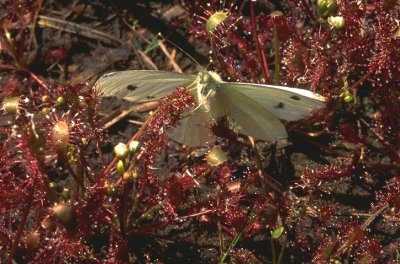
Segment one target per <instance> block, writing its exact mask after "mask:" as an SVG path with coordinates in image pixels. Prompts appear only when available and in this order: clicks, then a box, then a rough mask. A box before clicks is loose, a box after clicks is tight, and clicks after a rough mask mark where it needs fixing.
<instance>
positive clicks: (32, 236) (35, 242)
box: [25, 231, 40, 250]
mask: <svg viewBox="0 0 400 264" xmlns="http://www.w3.org/2000/svg"><path fill="white" fill-rule="evenodd" d="M25 245H26V247H27V249H28V250H34V249H37V248H38V247H39V246H40V234H39V232H38V231H31V232H29V233H28V234H27V235H26V237H25Z"/></svg>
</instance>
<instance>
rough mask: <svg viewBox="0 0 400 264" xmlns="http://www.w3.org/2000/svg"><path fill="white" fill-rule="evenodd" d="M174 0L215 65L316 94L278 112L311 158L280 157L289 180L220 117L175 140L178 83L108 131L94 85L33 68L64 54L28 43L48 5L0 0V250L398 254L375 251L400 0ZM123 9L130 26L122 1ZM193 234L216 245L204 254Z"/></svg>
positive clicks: (165, 255) (18, 258) (392, 206)
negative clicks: (147, 110)
mask: <svg viewBox="0 0 400 264" xmlns="http://www.w3.org/2000/svg"><path fill="white" fill-rule="evenodd" d="M50 2H51V1H50ZM164 2H165V1H164ZM164 2H163V3H160V5H161V6H163V5H166V4H165V3H164ZM171 2H172V1H171ZM175 2H178V1H175ZM179 2H180V4H181V6H183V7H184V8H185V9H186V11H189V12H188V13H189V14H195V15H194V16H193V17H189V16H185V17H184V19H187V20H189V23H188V21H185V23H182V27H183V29H184V30H185V31H186V32H187V33H188V39H192V37H194V38H195V39H196V41H198V42H201V43H200V44H201V45H203V46H204V47H205V48H206V50H207V51H210V53H209V54H207V55H208V56H209V57H210V61H211V65H210V67H211V66H212V67H214V69H215V70H216V71H218V73H220V74H221V76H223V77H224V79H226V80H230V81H247V82H254V83H268V84H277V85H288V86H293V87H300V88H306V89H310V90H312V91H314V92H318V93H320V94H322V95H323V96H325V98H326V106H325V108H324V109H321V110H319V111H317V112H315V113H313V114H312V115H311V116H309V117H308V118H306V119H304V120H302V121H299V122H296V123H293V122H292V123H288V124H286V125H287V129H288V131H289V135H290V141H291V142H292V146H288V147H287V148H286V150H287V153H289V154H290V153H292V154H293V153H294V152H295V150H296V149H301V152H304V153H308V154H309V155H310V156H314V159H315V160H320V161H321V162H319V163H317V164H316V162H313V163H312V164H313V165H311V164H310V165H308V164H307V165H306V166H305V167H306V168H301V170H300V169H298V168H297V167H296V168H293V171H295V170H296V176H298V177H297V178H296V177H294V176H295V175H294V174H295V173H294V172H291V171H290V168H288V167H290V166H288V165H287V164H285V163H284V162H282V163H283V164H284V165H282V164H276V161H274V160H272V161H271V162H270V164H269V165H267V164H266V163H267V162H268V156H271V157H275V156H277V154H275V152H276V151H274V150H276V149H277V148H278V149H280V147H276V146H270V145H267V144H258V143H256V144H247V143H246V142H245V141H238V140H237V138H238V136H237V134H236V133H235V132H234V131H232V130H230V129H229V128H228V127H227V126H226V122H212V123H211V124H205V126H209V127H210V129H209V132H210V133H213V132H215V133H216V134H218V135H219V136H221V137H222V139H221V140H219V141H218V143H217V144H216V145H213V144H212V143H209V144H206V145H205V146H203V147H202V148H199V149H196V150H193V149H189V148H186V147H181V146H178V145H177V144H174V143H173V142H171V141H170V140H169V139H168V135H169V133H170V132H171V131H172V130H173V129H174V128H175V127H177V126H178V125H179V123H180V120H181V119H182V118H183V117H184V116H185V115H187V113H189V112H190V109H193V107H195V101H194V98H192V96H191V95H190V94H189V93H188V91H187V90H186V89H184V88H177V89H176V91H175V92H174V93H173V94H171V95H169V96H167V97H166V98H164V99H163V100H161V101H160V102H159V107H158V108H157V109H155V110H154V112H153V113H152V114H151V115H149V116H148V117H147V119H146V120H145V122H144V123H143V125H142V127H141V128H140V130H139V131H137V133H135V134H134V135H132V136H131V139H130V140H129V141H128V140H127V142H126V143H120V144H117V143H118V142H116V141H115V142H114V140H113V137H112V135H107V133H106V131H105V130H104V128H103V125H104V122H103V121H102V119H101V107H100V102H101V100H102V98H101V96H102V95H101V94H100V93H99V91H98V90H97V89H96V87H91V85H89V84H88V83H86V82H80V83H78V82H71V83H70V84H55V83H60V80H56V81H54V80H51V79H50V78H49V77H48V76H41V74H39V73H37V72H41V71H40V70H37V69H36V67H35V66H36V65H37V64H38V63H39V62H38V61H41V62H42V63H55V64H54V65H56V64H60V65H61V64H63V63H67V61H70V60H69V57H68V56H71V54H72V49H71V50H68V52H67V49H66V48H65V47H70V45H68V44H66V45H60V46H57V45H49V46H51V47H52V48H51V49H45V48H42V47H38V45H39V46H40V45H42V43H40V42H38V41H37V38H36V35H37V34H40V32H39V31H37V30H35V26H36V24H35V23H36V22H37V19H38V15H39V13H40V12H41V10H43V8H45V7H46V3H44V2H42V1H40V0H36V1H22V0H10V1H7V2H6V3H5V4H0V8H1V9H2V10H1V12H0V16H1V17H0V23H1V27H0V70H2V73H1V74H2V75H1V79H0V103H1V111H0V118H1V119H0V142H1V146H0V262H1V263H3V262H4V263H8V264H10V263H153V262H158V263H172V262H174V263H175V262H178V261H179V260H182V261H185V262H188V261H193V260H194V259H195V260H196V261H198V260H199V259H201V260H200V261H199V262H201V261H203V262H204V263H206V262H213V263H214V262H219V263H249V262H251V263H271V262H272V263H303V262H304V263H333V262H335V263H339V262H342V263H353V262H356V263H382V262H393V263H394V262H395V261H399V257H398V255H399V254H398V252H397V255H396V252H393V250H391V251H390V250H386V249H387V248H388V247H389V246H393V245H397V247H398V245H399V244H400V242H399V239H398V237H396V234H397V233H398V232H397V231H396V228H398V223H399V219H400V200H399V198H398V197H399V190H400V188H399V186H400V185H399V178H398V175H399V170H400V164H399V163H400V151H399V149H400V134H399V123H400V108H399V105H400V104H399V98H400V89H399V88H400V87H399V84H400V68H399V61H400V49H399V47H400V45H399V44H400V33H399V32H400V29H399V21H398V20H399V17H400V7H399V5H398V3H397V1H391V0H379V1H367V0H366V1H341V0H317V1H303V0H287V1H275V2H274V1H271V5H265V3H262V1H260V2H258V1H242V2H240V3H237V2H238V1H226V2H223V3H221V1H179ZM272 2H273V3H274V4H276V5H275V7H274V5H273V4H272ZM175 4H176V3H175ZM87 5H90V4H87ZM50 6H51V5H50ZM81 8H82V6H74V9H73V10H74V12H77V14H78V15H76V14H74V16H75V15H76V17H79V16H80V15H81V14H82V13H79V12H78V11H79V10H83V9H81ZM92 8H93V7H92ZM77 10H78V11H77ZM82 12H83V11H82ZM93 14H94V13H91V16H93ZM85 19H88V18H85ZM120 20H121V21H123V23H124V26H123V31H124V32H126V31H125V30H126V28H125V27H126V25H130V24H129V23H127V22H128V20H129V16H127V15H126V16H125V15H124V16H122V15H121V17H120ZM174 21H175V20H174ZM174 23H175V24H174V25H175V27H176V26H177V23H176V21H175V22H174ZM132 24H134V23H132ZM188 25H193V26H192V27H191V28H190V29H188V28H185V27H187V26H188ZM129 27H131V25H130V26H129ZM134 32H135V34H137V33H138V32H139V31H138V30H136V29H135V30H134ZM130 34H132V32H129V34H126V35H130ZM85 37H87V35H86V36H85ZM135 45H136V44H135ZM89 46H90V45H89ZM93 46H94V44H93ZM40 51H42V54H43V53H44V54H46V55H45V60H38V58H37V57H38V56H39V55H38V54H41V53H40ZM143 54H144V53H143ZM142 56H144V55H142ZM146 56H147V55H146ZM146 58H147V57H146ZM147 59H149V58H147ZM41 67H42V68H46V67H52V65H42V66H41ZM39 68H40V67H39ZM60 69H64V68H63V67H60ZM65 69H66V68H65ZM82 79H83V77H82ZM110 145H114V146H115V148H114V152H115V154H111V153H110V152H112V151H111V150H110ZM302 146H303V149H302ZM304 146H305V147H304ZM111 148H112V147H111ZM304 148H305V149H304ZM309 149H314V152H315V153H311V152H313V150H310V151H309ZM278 152H279V151H278ZM264 154H266V155H264ZM289 154H282V155H281V156H282V157H280V156H279V157H278V158H281V159H282V160H286V161H288V160H289V158H288V157H289ZM111 155H115V157H114V158H112V157H110V156H111ZM293 156H294V154H293ZM278 158H277V159H278ZM274 162H275V163H274ZM296 162H300V160H293V162H289V161H288V162H286V163H296ZM294 165H297V164H294ZM293 167H295V166H293ZM349 207H350V208H351V209H349ZM382 226H383V227H382ZM385 228H387V229H394V231H392V232H391V234H390V235H387V236H386V237H385V236H384V235H382V234H384V232H385V230H384V229H385ZM177 233H178V234H177ZM195 236H199V237H206V238H208V239H209V240H206V243H204V244H201V243H203V242H204V241H202V240H201V239H199V240H197V239H193V237H195ZM193 241H196V243H194V242H193ZM210 241H212V242H210ZM215 241H217V242H215ZM260 241H261V243H260ZM260 244H262V246H260ZM204 245H212V246H210V247H207V250H208V251H210V252H214V255H212V256H211V257H209V258H207V257H206V256H204V255H200V254H203V253H199V252H203V251H202V250H203V248H204V247H205V246H204ZM176 247H178V248H179V249H176ZM216 248H217V250H216ZM170 251H173V253H171V252H170ZM187 252H189V253H187ZM383 252H385V254H383ZM386 252H389V253H386ZM191 254H192V255H193V256H194V257H193V256H192V255H191ZM202 258H204V259H202Z"/></svg>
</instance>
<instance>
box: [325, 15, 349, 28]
mask: <svg viewBox="0 0 400 264" xmlns="http://www.w3.org/2000/svg"><path fill="white" fill-rule="evenodd" d="M328 24H329V25H331V26H332V27H333V28H335V29H338V30H340V29H343V28H344V26H345V22H344V18H343V17H342V16H330V17H328Z"/></svg>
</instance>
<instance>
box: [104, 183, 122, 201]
mask: <svg viewBox="0 0 400 264" xmlns="http://www.w3.org/2000/svg"><path fill="white" fill-rule="evenodd" d="M104 187H106V191H107V196H108V197H112V198H115V197H118V195H119V190H118V187H117V186H115V185H114V184H113V183H111V184H109V183H106V184H105V185H104Z"/></svg>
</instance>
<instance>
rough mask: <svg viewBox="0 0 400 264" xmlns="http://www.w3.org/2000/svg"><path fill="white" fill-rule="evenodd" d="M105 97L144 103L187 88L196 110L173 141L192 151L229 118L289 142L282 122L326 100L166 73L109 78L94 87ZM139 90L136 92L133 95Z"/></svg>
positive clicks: (204, 75)
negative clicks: (217, 122)
mask: <svg viewBox="0 0 400 264" xmlns="http://www.w3.org/2000/svg"><path fill="white" fill-rule="evenodd" d="M95 85H96V86H97V87H99V88H100V89H101V91H102V92H103V94H104V95H105V96H116V97H120V98H123V99H126V100H130V101H135V102H141V101H148V100H156V99H160V98H162V97H164V96H166V95H168V94H170V93H172V92H173V90H174V89H175V88H176V87H179V86H183V87H185V88H186V89H187V90H188V91H189V92H190V93H191V94H192V96H193V97H194V99H195V100H196V102H197V106H196V107H195V108H194V109H193V110H192V111H190V112H189V113H188V115H187V117H185V118H183V119H182V120H181V125H180V126H179V127H178V128H176V129H175V131H174V132H173V133H172V135H171V137H172V138H173V139H174V140H176V141H178V142H181V143H183V144H186V145H189V146H200V145H202V144H204V142H206V141H210V140H212V136H211V135H210V134H209V133H208V131H207V130H206V129H205V127H204V126H205V123H207V122H209V121H210V120H212V119H218V118H221V117H224V116H227V117H229V119H231V120H233V123H235V124H236V125H237V127H236V128H237V130H238V131H239V132H240V133H242V134H245V135H249V136H252V137H254V138H255V139H259V140H267V141H276V140H279V139H284V138H286V137H287V133H286V130H285V127H284V125H283V124H282V123H281V121H280V119H283V120H287V121H294V120H298V119H301V118H303V117H305V116H306V115H308V114H309V113H310V112H311V111H312V110H315V109H318V108H321V107H323V105H324V98H323V97H322V96H320V95H318V94H315V93H313V92H310V91H307V90H303V89H298V88H289V87H284V86H273V85H265V84H252V83H239V82H224V81H222V79H221V77H220V76H219V75H218V74H217V73H215V72H212V71H206V70H203V71H200V72H199V73H198V74H197V75H190V74H182V73H173V72H165V71H135V70H133V71H122V72H115V73H111V74H106V75H104V76H103V77H101V78H100V79H99V80H98V81H97V82H96V84H95ZM132 87H135V89H132Z"/></svg>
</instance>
